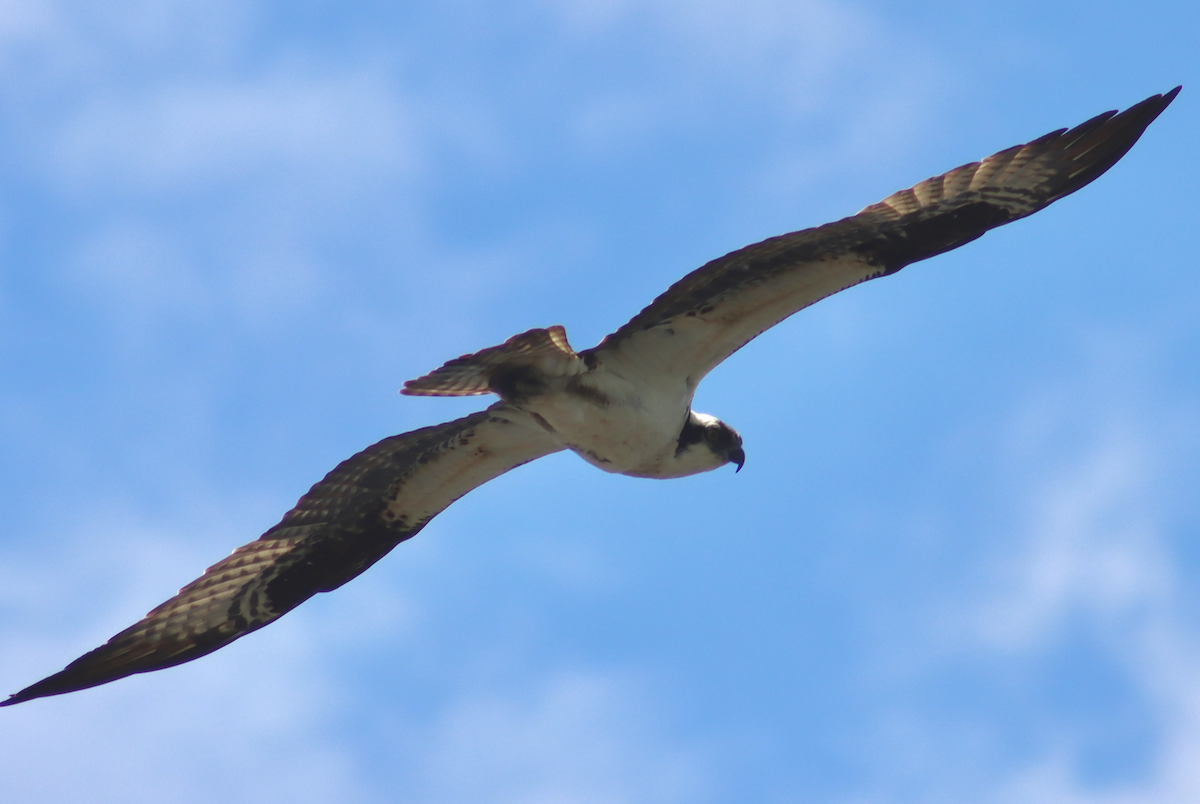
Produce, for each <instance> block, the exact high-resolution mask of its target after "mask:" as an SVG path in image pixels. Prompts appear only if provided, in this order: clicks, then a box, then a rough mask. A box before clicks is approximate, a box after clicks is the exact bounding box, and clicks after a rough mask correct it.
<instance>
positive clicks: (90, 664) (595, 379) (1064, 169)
mask: <svg viewBox="0 0 1200 804" xmlns="http://www.w3.org/2000/svg"><path fill="white" fill-rule="evenodd" d="M1179 89H1180V88H1179V87H1176V88H1175V89H1173V90H1171V91H1170V92H1168V93H1166V94H1164V95H1155V96H1153V97H1151V98H1147V99H1146V100H1144V101H1142V102H1141V103H1139V104H1137V105H1136V106H1133V107H1131V108H1130V109H1127V110H1126V111H1124V112H1121V113H1120V114H1117V113H1116V112H1106V113H1104V114H1101V115H1099V116H1097V117H1094V118H1092V119H1091V120H1089V121H1087V122H1086V123H1083V124H1082V125H1080V126H1077V127H1075V128H1073V129H1070V130H1067V129H1060V130H1058V131H1054V132H1051V133H1049V134H1047V135H1045V136H1044V137H1039V138H1038V139H1036V140H1033V141H1032V142H1029V143H1026V144H1024V145H1017V146H1015V147H1013V148H1009V149H1007V150H1004V151H1000V152H999V153H997V154H994V155H992V156H989V157H987V158H986V159H984V160H983V161H981V162H972V163H970V164H967V165H963V166H962V167H959V168H955V169H954V170H951V171H950V172H949V173H945V174H943V175H941V176H935V177H933V178H931V179H927V180H925V181H923V182H921V183H920V184H918V185H916V186H915V187H913V188H911V189H908V190H901V191H900V192H898V193H896V194H894V195H891V196H889V197H888V198H885V199H884V200H883V201H881V202H880V203H878V204H873V205H871V206H869V207H867V208H866V209H864V210H863V211H862V212H860V213H858V214H857V215H854V216H852V217H849V218H845V219H843V220H840V221H837V222H835V223H830V224H826V225H824V226H818V227H816V228H814V229H805V230H803V231H799V232H793V233H791V234H785V235H781V236H779V237H773V238H770V239H769V240H764V241H763V242H761V243H757V244H755V245H752V246H747V247H746V248H743V249H741V250H739V251H735V252H733V253H731V254H727V255H726V256H724V257H721V258H720V259H717V260H713V261H712V262H710V263H708V264H707V265H705V266H703V267H702V268H700V269H699V270H696V271H694V272H692V273H691V274H689V275H687V276H686V277H684V278H683V279H681V280H680V281H678V282H676V283H675V284H674V285H672V286H671V287H670V288H669V289H668V290H667V292H666V293H664V294H662V295H661V296H659V297H658V298H657V299H655V300H654V301H653V302H652V303H651V304H650V306H648V307H646V308H645V309H644V310H642V311H641V312H640V313H638V314H637V315H636V316H634V317H633V319H632V320H631V321H629V322H628V323H627V324H625V325H624V326H622V327H621V328H620V329H618V330H617V331H616V332H614V333H612V334H611V335H608V336H607V337H605V338H604V340H603V341H601V342H600V344H599V345H598V346H596V347H594V348H592V349H586V350H584V351H582V352H576V351H575V350H574V349H572V348H571V346H570V344H568V343H567V335H566V332H565V330H564V329H563V328H562V327H560V326H552V327H548V328H546V329H532V330H529V331H528V332H525V333H522V334H520V335H517V336H515V337H513V338H510V339H509V340H508V341H506V342H505V343H503V344H501V345H500V346H494V347H492V348H490V349H484V350H483V351H480V352H476V353H475V354H470V355H464V356H462V357H459V358H457V359H455V360H451V361H450V362H448V363H446V364H445V365H444V366H442V367H441V368H439V369H437V370H436V371H433V372H431V373H430V374H427V375H425V376H424V377H421V378H419V379H416V380H411V381H409V382H407V383H405V385H404V389H403V391H402V393H405V394H413V395H421V396H467V395H474V394H489V393H490V394H496V395H497V396H499V397H500V401H499V402H497V403H495V404H493V405H492V406H491V407H489V408H487V409H486V410H483V411H480V412H478V413H474V414H471V415H470V416H466V417H464V418H461V419H457V420H455V421H451V422H447V423H445V424H439V425H436V426H434V427H426V428H423V429H420V430H414V431H412V432H410V433H403V434H401V435H396V436H392V437H390V438H385V439H384V440H382V441H380V442H379V443H378V444H374V445H372V446H370V447H367V448H366V449H365V450H363V451H362V452H360V453H358V454H357V455H355V456H353V457H352V458H350V459H348V460H346V461H344V462H343V463H341V464H339V465H338V466H337V468H335V469H334V470H333V471H332V472H330V473H329V474H328V475H326V476H325V478H324V479H323V480H321V481H320V482H319V483H317V484H316V485H315V486H313V487H312V489H311V490H310V491H309V492H308V493H307V494H305V495H304V496H303V497H301V498H300V500H299V502H297V503H296V507H295V508H293V509H292V510H291V511H288V512H287V513H286V514H284V516H283V519H282V521H280V523H279V524H278V525H276V526H275V527H273V528H271V529H270V530H268V531H267V532H266V533H265V534H263V535H262V537H261V538H259V539H258V540H256V541H253V542H251V543H250V544H247V545H245V546H243V547H239V548H238V549H236V550H234V551H233V554H232V555H230V556H229V557H228V558H226V559H224V560H223V561H220V562H218V563H216V564H214V565H213V566H211V567H209V568H208V570H206V571H205V573H204V574H203V575H202V576H200V578H198V579H197V580H195V581H193V582H192V583H190V584H188V585H187V586H185V587H183V589H181V590H180V591H179V594H177V595H176V596H175V597H173V598H171V599H170V600H168V601H167V602H166V603H163V604H162V605H161V606H159V607H157V608H155V609H154V610H153V611H151V612H150V613H149V614H147V615H146V617H145V618H144V619H143V620H141V621H140V622H138V623H137V624H135V625H133V626H132V627H130V628H128V629H126V630H124V631H122V632H121V633H119V634H117V635H116V636H114V637H113V638H112V639H111V640H109V641H108V643H106V644H105V645H103V646H101V647H100V648H97V649H96V650H94V651H92V652H91V653H88V654H86V655H84V656H82V657H81V658H79V659H77V660H75V661H74V662H72V663H71V664H70V665H68V666H67V667H66V669H65V670H63V671H62V672H60V673H56V674H55V675H52V676H50V677H49V678H46V679H44V680H42V681H39V682H37V683H36V684H34V685H32V686H30V687H28V688H27V689H24V690H22V691H21V692H18V693H17V694H16V695H13V696H12V697H10V698H9V699H8V700H6V701H4V702H3V703H0V706H6V705H10V704H15V703H20V702H22V701H27V700H30V699H32V698H39V697H43V696H47V695H58V694H61V693H64V692H73V691H75V690H81V689H85V688H87V687H93V686H96V685H98V684H105V683H107V682H109V681H114V680H116V679H119V678H123V677H125V676H128V675H132V674H134V673H144V672H148V671H151V670H160V669H162V668H164V667H170V666H172V665H176V664H181V663H183V662H187V661H191V660H192V659H195V658H197V657H200V656H203V655H204V654H206V653H210V652H212V651H214V650H217V649H218V648H221V647H223V646H225V645H228V644H229V643H230V642H232V641H233V640H235V639H237V638H239V637H241V636H244V635H245V634H248V633H250V632H251V631H254V630H256V629H258V628H262V627H263V626H264V625H267V624H268V623H270V622H272V621H274V620H275V619H277V618H278V617H280V616H281V615H283V614H285V613H286V612H288V611H291V610H292V609H293V608H295V607H296V606H298V605H300V604H301V603H303V602H304V601H305V600H307V599H308V598H310V597H312V596H313V595H315V594H316V593H317V592H328V591H331V590H333V589H336V588H337V587H339V586H341V585H342V584H344V583H346V582H347V581H349V580H350V579H352V578H354V577H355V576H357V575H358V574H359V573H361V572H362V571H363V570H365V569H366V568H367V567H369V566H371V565H372V564H374V563H375V562H376V561H378V560H379V559H380V558H382V557H383V556H384V555H386V554H387V553H388V552H389V551H390V550H391V549H392V548H393V547H395V546H396V545H397V544H399V543H400V542H402V541H404V540H405V539H409V538H411V537H412V536H414V535H416V534H417V532H418V531H420V530H421V528H423V527H424V526H425V524H426V523H428V522H429V520H430V519H432V518H433V517H434V516H436V515H437V514H438V513H439V512H441V511H442V510H443V509H445V508H446V506H448V505H450V503H452V502H454V501H455V500H456V499H458V498H459V497H461V496H462V495H464V494H466V493H467V492H469V491H471V490H472V489H474V488H475V487H476V486H479V485H482V484H483V483H486V482H487V481H489V480H491V479H492V478H494V477H497V476H499V475H501V474H503V473H504V472H507V471H508V470H510V469H512V468H514V467H517V466H520V465H521V464H523V463H527V462H529V461H532V460H534V459H535V458H540V457H542V456H543V455H549V454H550V453H553V452H558V451H560V450H564V449H569V450H572V451H573V452H575V453H576V454H577V455H579V456H580V457H581V458H583V459H584V460H585V461H587V462H588V463H590V464H592V465H593V466H596V467H598V468H600V469H603V470H604V471H606V472H618V473H620V474H625V475H633V476H635V477H653V478H670V477H684V476H686V475H692V474H696V473H698V472H707V471H711V470H713V469H716V468H718V467H720V466H724V465H725V464H728V463H734V464H736V465H737V467H738V469H739V470H740V469H741V467H742V464H743V462H744V461H745V453H744V452H743V451H742V439H741V436H739V435H738V434H737V431H735V430H734V429H733V428H732V427H730V426H729V425H727V424H725V423H724V422H722V421H720V420H719V419H717V418H714V417H713V416H709V415H707V414H704V413H697V412H695V411H693V410H692V409H691V402H692V396H693V394H694V393H695V391H696V386H697V385H698V384H699V383H700V381H701V380H703V379H704V377H705V375H706V374H708V372H709V371H711V370H712V369H713V368H714V367H715V366H716V365H717V364H719V363H720V362H721V361H723V360H724V359H725V358H727V357H729V356H730V355H731V354H733V353H734V352H735V351H737V350H738V349H740V348H741V347H742V346H744V345H745V344H746V343H747V342H748V341H750V340H751V339H753V338H754V337H755V336H757V335H758V334H760V333H762V332H763V331H765V330H767V329H769V328H770V327H773V326H774V325H775V324H777V323H779V322H780V321H782V320H783V319H785V318H787V317H788V316H790V315H792V314H793V313H795V312H797V311H799V310H801V309H803V308H805V307H807V306H808V305H810V304H813V303H814V302H816V301H819V300H820V299H823V298H825V297H826V296H830V295H832V294H834V293H837V292H838V291H840V290H845V289H846V288H848V287H851V286H852V285H857V284H858V283H860V282H865V281H867V280H869V279H875V278H877V277H881V276H887V275H888V274H894V273H896V272H897V271H899V270H900V269H901V268H903V267H904V266H906V265H909V264H911V263H914V262H917V261H918V260H923V259H926V258H927V257H932V256H934V255H935V254H941V253H942V252H944V251H949V250H950V249H953V248H957V247H958V246H961V245H963V244H964V243H968V242H970V241H972V240H974V239H975V238H977V237H980V236H981V235H983V233H984V232H986V231H987V230H989V229H992V228H995V227H997V226H1001V225H1003V224H1005V223H1009V222H1010V221H1014V220H1016V219H1018V218H1023V217H1025V216H1026V215H1031V214H1033V213H1034V212H1037V211H1038V210H1039V209H1042V208H1044V207H1046V206H1047V205H1049V204H1051V203H1053V202H1055V201H1057V200H1058V199H1060V198H1062V197H1063V196H1066V195H1069V194H1070V193H1073V192H1075V191H1076V190H1078V189H1079V188H1081V187H1083V186H1084V185H1086V184H1088V183H1089V182H1091V181H1093V180H1094V179H1096V178H1097V177H1098V176H1100V174H1102V173H1104V172H1105V171H1106V170H1108V169H1109V168H1110V167H1112V166H1113V165H1114V164H1116V162H1117V161H1118V160H1119V159H1120V158H1121V157H1122V156H1123V155H1124V154H1125V153H1126V152H1127V151H1128V150H1129V149H1130V148H1131V147H1132V146H1133V144H1134V143H1135V142H1137V140H1138V138H1139V137H1140V136H1141V135H1142V132H1143V131H1145V129H1146V127H1147V126H1149V125H1150V123H1151V122H1153V121H1154V119H1155V118H1156V117H1158V115H1159V114H1160V113H1161V112H1162V111H1163V109H1165V108H1166V107H1167V105H1168V104H1170V103H1171V101H1172V100H1173V99H1174V98H1175V96H1176V94H1178V92H1179Z"/></svg>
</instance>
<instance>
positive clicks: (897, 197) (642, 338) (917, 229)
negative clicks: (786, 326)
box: [580, 87, 1179, 389]
mask: <svg viewBox="0 0 1200 804" xmlns="http://www.w3.org/2000/svg"><path fill="white" fill-rule="evenodd" d="M1178 92H1179V87H1176V88H1175V89H1173V90H1171V91H1170V92H1168V93H1166V94H1165V95H1154V96H1153V97H1150V98H1147V99H1146V100H1144V101H1142V102H1141V103H1139V104H1137V105H1135V106H1133V107H1131V108H1129V109H1127V110H1125V111H1124V112H1121V113H1120V114H1118V113H1116V112H1105V113H1104V114H1101V115H1099V116H1097V117H1094V118H1092V119H1091V120H1089V121H1087V122H1086V123H1083V124H1082V125H1080V126H1077V127H1075V128H1073V129H1071V130H1069V131H1068V130H1067V129H1060V130H1058V131H1053V132H1051V133H1049V134H1047V135H1045V136H1044V137H1039V138H1038V139H1036V140H1033V141H1032V142H1028V143H1026V144H1024V145H1017V146H1014V147H1012V148H1008V149H1006V150H1003V151H1000V152H999V153H997V154H994V155H992V156H989V157H987V158H986V159H984V160H982V161H981V162H972V163H970V164H967V165H963V166H962V167H959V168H956V169H954V170H952V171H950V172H949V173H945V174H943V175H941V176H935V177H933V178H931V179H927V180H926V181H923V182H921V183H920V184H918V185H916V186H915V187H913V188H911V189H909V190H901V191H900V192H898V193H895V194H894V195H891V196H889V197H888V198H885V199H884V200H883V201H881V202H880V203H878V204H873V205H871V206H869V207H867V208H866V209H864V210H863V211H862V212H860V213H858V214H857V215H854V216H852V217H849V218H845V219H843V220H840V221H837V222H835V223H830V224H826V225H825V226H818V227H816V228H814V229H805V230H803V231H800V232H792V233H791V234H786V235H781V236H779V237H772V238H770V239H769V240H764V241H762V242H761V243H756V244H754V245H752V246H747V247H746V248H743V249H740V250H738V251H735V252H733V253H731V254H727V255H725V256H724V257H721V258H719V259H716V260H713V261H712V262H710V263H708V264H707V265H705V266H703V267H702V268H700V269H698V270H696V271H693V272H692V273H690V274H688V275H687V276H685V277H684V278H683V279H681V280H680V281H678V282H676V283H675V284H674V285H672V286H671V287H670V288H669V289H668V290H667V291H666V292H665V293H663V294H662V295H661V296H659V297H658V298H657V299H655V300H654V301H653V302H652V303H651V304H650V306H648V307H647V308H646V309H644V310H642V311H641V312H640V313H638V314H637V315H636V316H634V317H633V319H632V320H630V321H629V323H627V324H625V325H624V326H623V327H621V328H620V329H618V330H617V331H616V332H614V333H613V334H611V335H609V336H608V337H606V338H605V339H604V340H603V341H602V342H601V343H600V344H599V345H598V346H596V347H595V348H594V349H589V350H586V351H585V352H581V353H580V357H582V358H583V359H584V360H586V361H587V362H588V364H589V365H592V364H593V363H594V362H599V363H601V364H603V365H605V366H606V367H608V368H610V369H613V370H616V371H618V372H620V373H623V374H626V375H629V374H635V375H636V374H641V375H642V376H652V377H658V378H661V377H663V376H669V377H674V378H677V379H679V380H681V381H683V382H685V383H686V384H687V385H688V386H689V387H690V388H692V389H695V387H696V385H697V384H698V383H699V382H700V380H701V379H703V377H704V375H706V374H707V373H708V372H709V371H711V370H712V369H713V368H714V367H715V366H716V365H717V364H719V363H720V362H721V361H722V360H724V359H725V358H727V357H729V355H731V354H733V353H734V352H735V351H737V350H738V349H740V348H741V347H742V346H743V345H745V344H746V343H747V342H748V341H750V340H751V339H752V338H754V337H755V336H757V335H759V334H760V333H762V332H764V331H765V330H767V329H769V328H771V327H773V326H774V325H775V324H777V323H779V322H780V321H782V320H783V319H785V318H787V317H788V316H790V315H792V314H793V313H795V312H797V311H799V310H801V309H803V308H805V307H807V306H808V305H810V304H813V303H814V302H817V301H820V300H821V299H823V298H825V297H826V296H830V295H832V294H834V293H837V292H838V291H840V290H845V289H846V288H848V287H851V286H853V285H857V284H858V283H860V282H865V281H867V280H868V279H874V278H876V277H880V276H886V275H888V274H893V273H895V272H896V271H899V270H900V269H901V268H903V267H904V266H906V265H909V264H911V263H914V262H916V261H918V260H923V259H925V258H927V257H932V256H934V255H935V254H941V253H942V252H945V251H949V250H950V249H953V248H957V247H958V246H961V245H963V244H964V243H968V242H970V241H972V240H974V239H975V238H977V237H980V236H981V235H983V234H984V233H985V232H986V231H988V230H989V229H994V228H995V227H997V226H1001V225H1002V224H1005V223H1008V222H1010V221H1014V220H1017V219H1018V218H1023V217H1025V216H1026V215H1032V214H1033V213H1034V212H1037V211H1038V210H1040V209H1043V208H1044V207H1046V206H1047V205H1049V204H1051V203H1053V202H1054V201H1057V200H1058V199H1060V198H1062V197H1063V196H1066V195H1068V194H1070V193H1073V192H1075V191H1076V190H1078V189H1080V188H1081V187H1083V186H1084V185H1086V184H1088V183H1089V182H1091V181H1093V180H1094V179H1096V178H1097V177H1098V176H1100V175H1101V174H1102V173H1104V172H1105V171H1106V170H1108V169H1109V168H1110V167H1112V166H1113V165H1114V164H1116V162H1117V160H1119V159H1120V158H1121V157H1122V156H1124V155H1125V153H1126V151H1128V150H1129V149H1130V148H1132V147H1133V144H1134V143H1135V142H1137V140H1138V138H1139V137H1140V136H1141V135H1142V132H1143V131H1145V130H1146V127H1147V126H1149V125H1150V123H1152V122H1153V121H1154V119H1155V118H1156V117H1158V115H1159V114H1160V113H1161V112H1162V110H1163V109H1165V108H1166V107H1167V105H1168V104H1169V103H1170V102H1171V101H1172V100H1173V99H1174V98H1175V95H1176V94H1177V93H1178Z"/></svg>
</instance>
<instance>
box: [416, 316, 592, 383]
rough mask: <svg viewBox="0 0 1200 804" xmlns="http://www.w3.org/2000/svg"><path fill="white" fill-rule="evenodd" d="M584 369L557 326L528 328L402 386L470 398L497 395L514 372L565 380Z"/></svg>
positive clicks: (565, 335)
mask: <svg viewBox="0 0 1200 804" xmlns="http://www.w3.org/2000/svg"><path fill="white" fill-rule="evenodd" d="M584 370H585V366H584V363H583V360H582V359H581V358H580V357H579V355H577V354H575V350H574V349H572V348H571V345H570V344H569V343H567V332H566V330H564V329H563V328H562V327H560V326H557V325H555V326H553V327H547V328H546V329H531V330H529V331H528V332H522V333H521V334H520V335H514V336H513V337H511V338H509V339H508V340H507V341H505V342H504V343H502V344H501V345H499V346H491V347H489V348H487V349H482V350H480V351H478V352H475V353H474V354H469V355H463V356H462V357H456V358H455V359H453V360H451V361H449V362H448V363H446V364H445V365H444V366H442V367H441V368H439V369H436V370H434V371H431V372H429V373H428V374H426V375H425V376H423V377H418V378H417V379H415V380H409V381H408V382H406V383H404V388H403V389H401V391H400V393H402V394H408V395H409V396H473V395H477V394H498V393H500V392H501V389H502V388H503V387H504V382H503V378H504V377H506V376H509V375H512V374H513V373H514V372H519V373H522V374H528V373H530V372H532V373H535V374H536V375H539V376H541V377H567V376H570V375H572V374H580V373H582V372H583V371H584Z"/></svg>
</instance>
